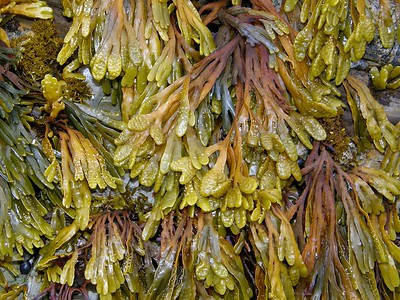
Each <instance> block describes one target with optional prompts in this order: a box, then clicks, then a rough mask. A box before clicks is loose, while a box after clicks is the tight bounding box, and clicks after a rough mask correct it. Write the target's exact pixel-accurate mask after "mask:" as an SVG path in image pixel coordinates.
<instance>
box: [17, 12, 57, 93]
mask: <svg viewBox="0 0 400 300" xmlns="http://www.w3.org/2000/svg"><path fill="white" fill-rule="evenodd" d="M31 30H32V34H31V35H24V36H21V37H19V38H17V39H15V40H13V41H12V44H13V46H18V47H21V48H22V51H21V52H22V53H21V55H22V59H21V60H20V61H19V62H18V69H19V72H20V73H21V75H22V77H23V78H24V79H25V80H26V81H27V82H29V83H30V84H31V85H32V86H35V87H38V86H39V85H40V81H41V80H42V79H43V78H44V76H45V75H46V74H53V75H57V74H58V73H59V71H58V70H59V66H58V64H57V54H58V52H59V51H60V49H61V47H62V39H61V38H60V37H59V35H58V34H57V31H56V28H55V26H54V21H53V20H52V19H48V20H36V21H34V22H33V24H32V27H31Z"/></svg>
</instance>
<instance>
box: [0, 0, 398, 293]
mask: <svg viewBox="0 0 400 300" xmlns="http://www.w3.org/2000/svg"><path fill="white" fill-rule="evenodd" d="M334 2H335V1H334ZM232 4H233V5H232ZM364 4H365V3H364V2H363V1H358V2H357V3H354V2H351V3H347V2H346V1H341V0H339V1H336V2H335V3H333V2H332V1H331V2H329V3H328V2H326V3H322V2H321V3H320V2H318V3H317V2H315V3H313V2H312V1H308V2H307V1H305V2H303V3H302V6H303V7H302V9H301V10H300V8H299V7H297V8H296V9H295V8H294V7H295V6H296V5H297V2H296V1H287V2H286V4H285V7H284V9H285V10H286V12H288V11H291V10H292V9H293V12H292V13H285V12H284V11H278V10H277V8H276V7H275V4H274V3H273V2H272V1H270V0H251V1H248V2H246V3H245V4H243V5H242V4H241V3H240V1H234V3H229V2H227V1H220V2H209V3H206V4H205V5H204V6H203V7H201V8H200V9H199V10H198V9H197V8H196V7H197V6H196V5H197V4H196V3H194V2H192V1H180V0H169V1H159V0H141V1H119V0H118V1H114V2H110V1H105V0H96V1H89V0H84V1H63V6H64V13H65V15H66V16H67V17H71V18H72V25H71V27H70V29H69V31H68V33H67V35H66V36H65V38H64V43H63V46H62V48H61V50H59V49H54V52H56V56H57V60H58V62H59V63H61V64H67V66H65V67H64V70H63V71H62V72H61V69H60V66H58V65H57V64H56V63H55V61H54V55H53V56H52V57H53V59H52V60H51V61H47V62H43V64H42V65H43V68H45V67H49V69H48V71H46V72H45V73H43V74H41V75H40V76H37V77H35V78H34V83H35V85H36V86H37V87H38V86H39V84H38V83H39V81H40V83H41V86H40V88H41V94H42V95H40V96H38V93H37V92H36V93H32V92H30V91H29V90H28V89H27V87H26V85H24V84H23V82H22V81H21V80H20V79H19V78H18V77H17V75H16V74H19V73H16V72H14V70H15V66H16V63H17V61H16V57H17V55H16V53H15V50H13V49H10V48H7V47H3V48H0V51H1V53H2V54H3V55H0V61H1V63H2V64H1V66H2V67H1V75H2V76H1V77H0V94H1V95H2V96H3V97H1V99H0V129H2V130H0V137H1V139H0V216H2V217H1V218H0V231H1V232H2V234H0V242H1V243H0V261H1V263H0V268H1V269H2V270H6V269H8V270H9V271H10V272H11V273H12V274H13V275H14V276H16V277H18V276H26V275H23V274H22V271H23V272H26V270H24V268H22V271H21V272H18V270H17V269H16V268H15V267H14V266H13V265H10V263H9V262H10V261H12V259H15V260H17V261H22V262H23V263H25V256H26V255H28V254H27V253H29V255H30V257H33V256H35V260H34V264H33V267H34V268H35V270H36V271H37V272H39V278H42V279H43V284H42V287H41V293H40V294H39V295H37V296H36V298H37V299H38V298H40V297H42V296H45V295H48V294H49V295H50V297H51V298H56V297H61V298H65V299H71V298H73V297H74V296H75V295H76V294H78V293H80V294H82V296H83V297H88V294H87V291H88V290H92V291H95V293H97V295H98V297H99V298H100V299H132V298H137V299H146V300H151V299H176V298H182V299H198V298H201V299H208V298H213V299H227V298H233V299H252V298H257V299H263V298H274V299H298V298H314V299H327V298H330V297H332V298H335V299H336V298H338V299H346V298H354V299H376V298H379V297H383V298H386V299H393V298H395V297H397V296H398V290H399V288H400V278H399V273H398V270H397V266H398V263H400V255H399V253H400V250H399V249H400V248H399V247H398V244H397V240H396V239H397V237H398V234H399V232H400V220H399V216H398V199H399V195H400V182H399V173H400V171H399V170H400V169H399V160H400V154H399V153H400V151H399V137H400V125H399V124H397V125H394V124H391V123H390V122H389V121H388V119H387V117H386V114H385V111H384V108H383V107H382V106H381V105H380V104H379V103H378V102H377V101H376V100H375V99H374V98H373V97H372V94H371V93H370V91H369V89H368V87H367V86H365V85H364V84H363V83H361V81H360V80H358V79H357V78H355V77H354V76H352V75H349V74H347V72H348V69H349V68H350V61H351V60H353V61H355V60H358V59H360V58H361V57H362V56H363V51H364V50H363V49H364V47H365V46H366V43H367V42H368V41H369V40H370V39H371V36H372V35H373V34H374V33H375V27H374V26H373V25H371V22H372V20H373V16H372V14H371V12H370V7H368V6H366V5H364ZM387 5H388V4H387V3H386V2H385V3H383V2H382V7H387ZM338 9H339V10H340V12H341V13H340V14H338V13H337V12H338ZM296 12H297V13H298V14H297V13H296ZM383 13H384V15H382V16H383V17H384V18H383V19H384V20H386V21H385V22H386V23H385V24H387V26H389V28H391V26H392V25H391V24H390V22H389V21H390V20H388V19H387V18H388V16H389V14H388V13H389V12H388V11H387V9H386V10H385V11H384V12H382V14H383ZM288 15H289V18H288ZM349 15H351V17H352V19H353V22H352V23H348V21H346V20H345V17H347V16H349ZM296 18H297V20H300V21H301V22H304V23H305V22H307V24H306V25H305V27H304V28H303V30H301V31H300V32H299V33H297V32H296V29H295V28H293V27H294V26H295V24H291V23H289V21H288V20H291V21H293V20H296ZM295 22H296V21H295ZM35 24H36V25H35V26H39V25H38V24H37V23H35ZM393 26H395V24H393ZM393 26H392V27H393ZM378 28H379V30H380V36H381V37H382V39H383V40H384V42H385V45H386V46H388V47H389V46H390V45H391V44H392V42H391V41H392V38H391V36H390V34H391V32H392V31H390V32H389V31H388V32H386V33H385V32H384V29H383V27H382V26H381V25H379V26H378ZM393 28H394V27H393ZM35 30H36V29H35ZM52 36H53V35H52ZM345 37H346V38H345ZM27 41H28V40H27ZM46 42H49V41H46ZM55 45H56V44H53V46H54V47H55ZM55 48H56V47H55ZM57 52H58V53H57ZM307 56H308V57H309V58H310V59H309V58H307ZM22 59H24V55H23V56H22ZM81 66H88V67H89V69H90V71H91V72H92V75H93V78H94V79H95V80H96V81H98V82H99V84H101V85H102V86H103V88H104V89H105V91H106V93H105V94H106V96H105V97H104V98H101V99H100V98H98V99H97V98H96V99H95V100H94V101H84V99H83V98H84V96H85V95H87V94H88V91H87V90H85V83H84V82H83V81H79V80H83V79H84V76H83V75H82V74H80V73H79V72H80V71H79V70H80V67H81ZM385 70H386V71H389V70H387V69H383V71H382V74H383V75H385V74H384V73H385V72H386V71H385ZM393 70H395V69H394V68H393ZM393 70H392V71H393ZM73 72H76V73H73ZM396 72H397V71H396ZM388 76H389V77H390V75H388ZM30 77H32V76H30ZM389 77H388V78H389ZM30 79H32V78H30ZM383 79H384V80H383V81H382V82H384V81H385V78H383ZM72 86H78V89H74V88H72ZM342 87H344V89H343V88H342ZM107 88H108V90H107ZM343 91H344V93H343ZM345 102H347V104H348V106H349V107H350V111H351V115H352V117H353V124H347V125H350V126H351V125H352V126H353V128H354V137H351V138H352V139H353V141H354V142H355V143H356V145H357V150H358V153H357V154H363V155H364V154H365V153H367V151H369V150H371V152H372V151H378V152H380V153H381V155H382V157H383V160H382V162H378V164H376V162H375V165H372V164H371V163H370V161H368V155H364V156H365V157H366V158H367V159H365V161H363V162H362V161H360V160H358V159H357V158H356V159H355V161H354V163H352V165H351V168H349V167H348V166H345V165H342V160H341V159H340V158H341V156H342V154H341V153H343V151H344V149H345V148H346V147H345V146H347V144H349V143H350V141H349V140H350V137H348V135H347V132H346V131H343V130H342V129H343V123H342V120H343V115H342V111H343V110H344V109H347V108H346V105H345ZM367 154H368V153H367ZM302 158H304V159H305V164H304V166H303V163H302V161H301V160H302ZM373 166H374V167H373ZM0 274H1V273H0ZM28 276H29V274H28ZM0 285H1V287H2V289H1V291H0V295H1V296H0V297H3V296H4V295H5V296H9V295H11V294H10V293H11V289H10V287H11V286H12V284H11V283H8V282H6V280H4V278H3V277H1V276H0ZM27 289H29V287H26V286H25V285H20V286H19V287H18V289H17V292H18V291H19V292H18V293H21V294H22V293H25V294H26V293H29V290H27Z"/></svg>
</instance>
